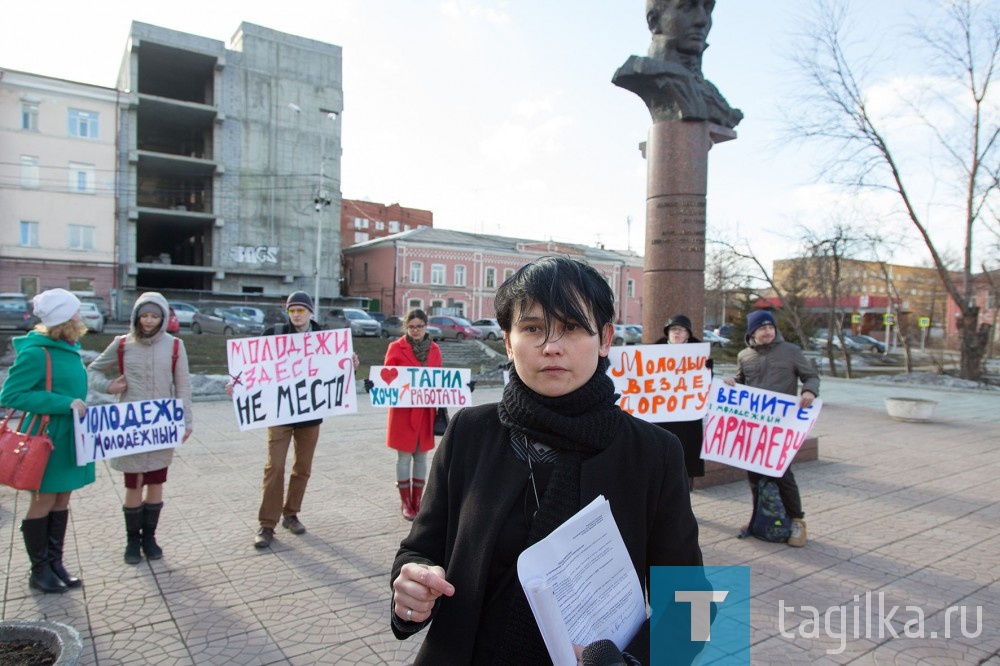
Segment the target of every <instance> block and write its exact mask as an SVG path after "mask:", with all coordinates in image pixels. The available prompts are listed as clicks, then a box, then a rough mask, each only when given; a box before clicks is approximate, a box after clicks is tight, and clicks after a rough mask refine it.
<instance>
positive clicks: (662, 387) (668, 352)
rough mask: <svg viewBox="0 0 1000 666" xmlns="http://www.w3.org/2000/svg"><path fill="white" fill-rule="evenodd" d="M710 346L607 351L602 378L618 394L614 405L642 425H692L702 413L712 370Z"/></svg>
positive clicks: (612, 349) (706, 402) (673, 346)
mask: <svg viewBox="0 0 1000 666" xmlns="http://www.w3.org/2000/svg"><path fill="white" fill-rule="evenodd" d="M710 350H711V345H709V344H708V343H707V342H696V343H691V344H683V345H636V346H634V347H612V348H611V353H610V354H609V355H608V359H609V360H610V361H611V367H610V368H608V375H609V376H610V377H611V379H612V381H614V383H615V391H616V392H617V393H620V394H621V398H619V400H618V406H619V407H621V408H622V410H623V411H626V412H628V413H629V414H632V415H633V416H637V417H639V418H640V419H642V420H643V421H651V422H653V423H662V422H666V421H693V420H695V419H700V418H701V417H702V416H704V415H705V411H706V410H707V409H708V392H709V387H710V385H711V383H712V371H711V370H709V369H708V368H707V367H706V363H707V361H708V359H709V357H710V354H711V351H710Z"/></svg>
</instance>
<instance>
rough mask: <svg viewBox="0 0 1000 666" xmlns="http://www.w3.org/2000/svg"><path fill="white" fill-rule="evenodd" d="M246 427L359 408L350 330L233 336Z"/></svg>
mask: <svg viewBox="0 0 1000 666" xmlns="http://www.w3.org/2000/svg"><path fill="white" fill-rule="evenodd" d="M227 356H228V360H229V375H230V377H231V378H232V381H233V407H234V408H235V410H236V421H237V423H238V424H239V428H240V430H252V429H253V428H264V427H267V426H273V425H282V424H286V423H298V422H300V421H312V420H317V419H322V418H323V417H326V416H337V415H340V414H353V413H355V412H357V411H358V403H357V400H356V391H355V388H354V360H353V359H354V347H353V344H352V341H351V332H350V330H349V329H343V328H342V329H336V330H332V331H308V332H306V333H293V334H290V335H268V336H264V337H258V338H241V339H234V340H230V341H229V344H228V348H227Z"/></svg>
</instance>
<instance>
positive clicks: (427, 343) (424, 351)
mask: <svg viewBox="0 0 1000 666" xmlns="http://www.w3.org/2000/svg"><path fill="white" fill-rule="evenodd" d="M406 341H407V342H409V343H410V347H411V348H413V355H414V356H416V357H417V360H418V361H420V362H421V363H424V362H425V361H427V355H428V354H429V353H430V352H431V336H429V335H425V336H424V337H422V338H420V339H419V340H414V339H413V338H411V337H410V334H409V333H407V334H406Z"/></svg>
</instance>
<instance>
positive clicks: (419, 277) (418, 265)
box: [410, 261, 424, 284]
mask: <svg viewBox="0 0 1000 666" xmlns="http://www.w3.org/2000/svg"><path fill="white" fill-rule="evenodd" d="M423 281H424V264H423V262H421V261H414V262H413V263H411V264H410V282H415V283H417V284H420V283H421V282H423Z"/></svg>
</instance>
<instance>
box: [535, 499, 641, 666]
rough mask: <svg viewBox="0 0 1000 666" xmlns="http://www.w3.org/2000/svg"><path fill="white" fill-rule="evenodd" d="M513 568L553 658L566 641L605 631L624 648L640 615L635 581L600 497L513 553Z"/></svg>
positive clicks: (560, 657)
mask: <svg viewBox="0 0 1000 666" xmlns="http://www.w3.org/2000/svg"><path fill="white" fill-rule="evenodd" d="M517 576H518V579H519V580H520V581H521V586H522V587H523V588H524V590H525V594H526V596H527V597H528V604H529V605H530V606H531V610H532V612H533V613H534V615H535V620H536V621H537V622H538V626H539V629H541V632H542V637H543V638H544V639H545V645H546V647H547V648H548V650H549V656H550V657H551V658H552V662H553V664H555V666H563V665H564V664H565V665H566V666H574V665H575V664H576V656H575V654H574V652H573V645H574V644H575V645H580V646H584V645H587V644H588V643H591V642H593V641H595V640H598V639H601V638H607V639H610V640H612V641H614V643H615V645H617V646H618V649H624V648H625V646H626V645H628V642H629V641H630V640H632V637H633V636H635V634H636V632H637V631H638V630H639V627H641V626H642V623H643V622H644V621H645V620H646V601H645V599H644V598H643V594H642V585H641V584H640V583H639V577H638V576H637V575H636V573H635V569H634V568H633V566H632V559H631V558H630V557H629V554H628V550H627V549H626V548H625V542H624V541H623V540H622V536H621V532H620V531H619V530H618V525H617V524H616V523H615V519H614V517H613V516H612V515H611V505H610V504H609V503H608V501H607V500H606V499H605V498H604V497H603V496H600V497H597V498H596V499H595V500H594V501H593V502H591V503H590V504H588V505H587V506H585V507H584V508H583V509H581V510H580V511H579V512H577V514H576V515H575V516H573V517H572V518H570V519H569V520H567V521H566V522H565V523H563V524H562V525H560V526H559V527H557V528H556V529H555V530H554V531H553V532H552V533H551V534H550V535H548V536H547V537H545V538H544V539H542V540H541V541H539V542H538V543H536V544H535V545H533V546H531V547H530V548H528V549H527V550H525V551H524V552H523V553H521V555H520V557H518V559H517Z"/></svg>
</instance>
